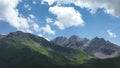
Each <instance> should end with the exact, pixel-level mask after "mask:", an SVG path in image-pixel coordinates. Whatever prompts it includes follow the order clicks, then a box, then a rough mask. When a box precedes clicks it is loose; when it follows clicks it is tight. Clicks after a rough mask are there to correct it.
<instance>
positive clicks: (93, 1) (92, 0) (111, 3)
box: [43, 0, 120, 17]
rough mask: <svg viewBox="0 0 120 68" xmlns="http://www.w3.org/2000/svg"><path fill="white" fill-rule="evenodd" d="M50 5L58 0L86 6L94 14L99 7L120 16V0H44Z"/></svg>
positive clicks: (58, 1)
mask: <svg viewBox="0 0 120 68" xmlns="http://www.w3.org/2000/svg"><path fill="white" fill-rule="evenodd" d="M43 1H44V2H47V3H48V4H49V3H50V4H49V5H52V4H53V3H54V2H56V3H57V4H58V5H62V4H74V5H76V6H79V7H80V8H86V9H88V10H90V12H91V13H92V14H94V13H96V11H97V9H99V8H100V9H103V10H104V12H105V13H107V14H110V15H112V16H115V17H119V16H120V8H119V5H120V0H52V2H50V1H49V0H43Z"/></svg>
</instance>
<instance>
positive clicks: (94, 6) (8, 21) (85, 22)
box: [0, 0, 120, 45]
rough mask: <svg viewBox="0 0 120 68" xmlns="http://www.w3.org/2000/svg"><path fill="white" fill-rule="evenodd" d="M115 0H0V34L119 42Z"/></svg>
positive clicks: (119, 22)
mask: <svg viewBox="0 0 120 68" xmlns="http://www.w3.org/2000/svg"><path fill="white" fill-rule="evenodd" d="M119 4H120V1H119V0H110V1H107V0H101V1H99V0H64V1H63V0H29V1H28V0H0V9H1V10H0V34H8V33H9V32H14V31H17V30H21V31H24V32H29V33H33V34H36V35H39V36H43V37H45V38H48V39H53V38H55V37H57V36H66V37H70V36H71V35H78V36H80V37H82V38H84V37H87V38H89V39H92V38H94V37H96V36H97V37H102V38H105V39H106V40H109V41H111V42H113V43H116V44H118V45H120V41H119V40H120V30H119V28H120V8H119Z"/></svg>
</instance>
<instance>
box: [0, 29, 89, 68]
mask: <svg viewBox="0 0 120 68" xmlns="http://www.w3.org/2000/svg"><path fill="white" fill-rule="evenodd" d="M85 60H88V57H87V53H85V52H84V51H80V50H74V49H70V48H64V47H61V46H58V45H56V44H53V43H50V42H49V41H47V40H46V39H44V38H42V37H38V36H35V35H32V34H29V33H23V32H21V31H17V32H13V33H10V34H8V35H6V36H5V37H4V38H1V39H0V66H1V68H49V67H52V68H54V67H55V66H59V65H60V66H64V65H66V64H79V63H83V61H85Z"/></svg>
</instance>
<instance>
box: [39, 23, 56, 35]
mask: <svg viewBox="0 0 120 68" xmlns="http://www.w3.org/2000/svg"><path fill="white" fill-rule="evenodd" d="M41 30H42V31H43V32H45V33H48V34H52V35H55V31H54V30H52V29H51V27H50V26H49V25H48V24H47V25H46V26H45V27H41Z"/></svg>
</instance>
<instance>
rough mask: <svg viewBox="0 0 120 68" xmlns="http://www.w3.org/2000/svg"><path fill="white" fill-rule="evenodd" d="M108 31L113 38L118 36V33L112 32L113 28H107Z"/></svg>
mask: <svg viewBox="0 0 120 68" xmlns="http://www.w3.org/2000/svg"><path fill="white" fill-rule="evenodd" d="M107 33H108V35H109V36H110V37H112V38H116V37H117V35H116V33H114V32H112V31H111V29H108V30H107Z"/></svg>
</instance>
